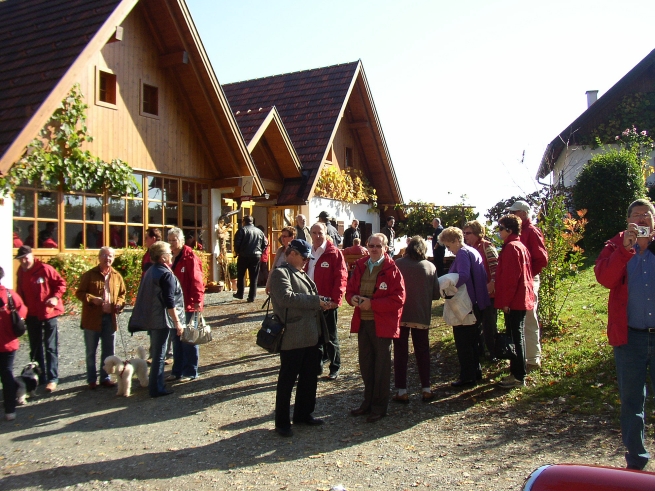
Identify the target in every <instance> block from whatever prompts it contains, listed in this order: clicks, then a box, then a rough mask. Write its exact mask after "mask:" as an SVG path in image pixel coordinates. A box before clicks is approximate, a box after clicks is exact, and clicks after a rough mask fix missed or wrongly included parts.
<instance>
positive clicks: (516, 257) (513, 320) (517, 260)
mask: <svg viewBox="0 0 655 491" xmlns="http://www.w3.org/2000/svg"><path fill="white" fill-rule="evenodd" d="M498 230H499V234H500V238H501V239H503V248H502V250H501V251H500V255H499V256H498V267H497V268H496V297H495V300H494V306H495V307H496V308H497V309H500V310H502V311H503V312H504V313H505V329H506V330H507V334H510V335H511V336H512V339H513V340H514V346H515V347H516V358H515V359H513V360H510V365H509V371H510V375H508V376H507V377H504V378H503V379H502V380H501V382H500V386H501V387H503V388H505V389H511V388H514V387H523V386H524V385H525V380H524V379H525V356H524V351H525V350H524V347H525V344H524V340H523V323H524V322H525V313H526V311H527V310H529V309H531V308H533V307H534V291H533V289H532V268H531V267H530V253H529V252H528V250H527V249H526V247H525V246H524V245H523V244H522V243H521V239H520V238H519V235H520V233H521V219H520V218H519V217H517V216H516V215H505V216H504V217H502V218H501V219H500V220H498Z"/></svg>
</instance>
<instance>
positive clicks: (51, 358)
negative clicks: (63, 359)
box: [16, 245, 66, 392]
mask: <svg viewBox="0 0 655 491" xmlns="http://www.w3.org/2000/svg"><path fill="white" fill-rule="evenodd" d="M16 259H18V260H19V261H20V269H19V270H18V282H17V283H18V289H17V291H18V294H19V295H20V296H21V298H22V299H24V302H25V305H26V306H27V318H26V319H25V324H26V325H27V334H28V337H29V340H30V359H32V360H34V361H36V362H37V363H38V364H39V368H40V369H41V374H40V375H39V383H41V384H43V383H46V386H45V390H46V392H52V391H54V390H55V389H56V388H57V383H58V382H59V353H58V346H57V344H58V335H57V334H58V333H57V318H58V317H59V316H60V315H61V314H63V313H64V302H63V301H62V298H63V296H64V293H65V292H66V282H65V281H64V279H63V278H62V277H61V276H60V274H59V273H58V272H57V270H55V268H53V267H52V266H50V265H49V264H44V263H42V262H41V261H40V260H38V259H35V258H34V255H33V254H32V248H31V247H30V246H26V245H24V246H22V247H20V248H19V249H18V254H17V255H16ZM44 344H45V353H44Z"/></svg>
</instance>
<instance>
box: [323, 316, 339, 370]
mask: <svg viewBox="0 0 655 491" xmlns="http://www.w3.org/2000/svg"><path fill="white" fill-rule="evenodd" d="M338 310H339V309H332V310H325V311H323V317H324V318H325V323H326V324H327V330H328V337H329V339H328V342H327V344H325V345H324V346H323V364H325V363H327V362H330V373H336V372H338V371H339V368H341V350H340V348H339V333H338V332H337V311H338Z"/></svg>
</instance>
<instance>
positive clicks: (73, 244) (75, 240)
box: [64, 223, 84, 249]
mask: <svg viewBox="0 0 655 491" xmlns="http://www.w3.org/2000/svg"><path fill="white" fill-rule="evenodd" d="M65 234H66V236H65V239H64V243H65V245H66V248H68V249H79V248H80V246H81V245H82V244H84V224H82V223H67V224H66V229H65Z"/></svg>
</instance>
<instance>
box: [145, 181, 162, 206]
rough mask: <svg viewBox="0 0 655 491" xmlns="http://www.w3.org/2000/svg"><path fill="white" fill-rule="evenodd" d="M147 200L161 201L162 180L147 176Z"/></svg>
mask: <svg viewBox="0 0 655 491" xmlns="http://www.w3.org/2000/svg"><path fill="white" fill-rule="evenodd" d="M148 198H149V199H156V200H159V201H161V200H162V199H163V198H164V191H163V179H162V178H161V177H154V176H148Z"/></svg>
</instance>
